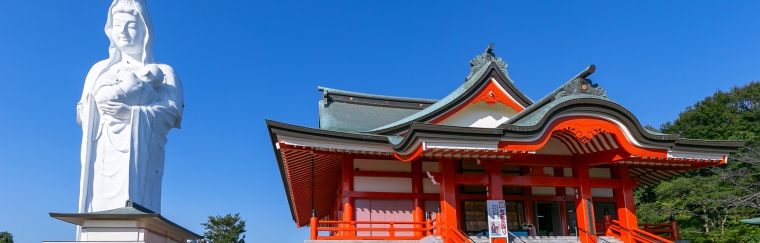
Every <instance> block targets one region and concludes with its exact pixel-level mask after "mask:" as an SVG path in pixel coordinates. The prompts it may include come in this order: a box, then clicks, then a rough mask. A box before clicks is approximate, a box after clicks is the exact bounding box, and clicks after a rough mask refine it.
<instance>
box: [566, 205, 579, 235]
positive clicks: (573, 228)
mask: <svg viewBox="0 0 760 243" xmlns="http://www.w3.org/2000/svg"><path fill="white" fill-rule="evenodd" d="M565 208H566V209H567V212H566V213H567V225H566V226H565V227H567V234H568V235H571V236H577V235H578V219H577V218H576V214H575V202H565Z"/></svg>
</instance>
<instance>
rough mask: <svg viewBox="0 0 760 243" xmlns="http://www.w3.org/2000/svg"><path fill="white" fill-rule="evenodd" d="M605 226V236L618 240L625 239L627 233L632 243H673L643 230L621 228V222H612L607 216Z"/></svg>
mask: <svg viewBox="0 0 760 243" xmlns="http://www.w3.org/2000/svg"><path fill="white" fill-rule="evenodd" d="M604 226H605V230H604V235H608V236H615V237H617V238H623V234H624V233H627V235H629V236H630V237H631V242H634V243H673V241H671V239H666V238H663V237H660V236H657V235H654V234H652V233H649V232H646V231H644V230H642V229H628V228H625V227H623V226H621V225H620V222H618V221H617V220H611V219H610V217H609V216H605V223H604ZM600 232H601V231H600ZM676 235H677V233H676Z"/></svg>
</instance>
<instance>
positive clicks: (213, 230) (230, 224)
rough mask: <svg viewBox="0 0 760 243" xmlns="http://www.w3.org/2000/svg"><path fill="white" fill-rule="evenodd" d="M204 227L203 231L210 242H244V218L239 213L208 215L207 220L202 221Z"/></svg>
mask: <svg viewBox="0 0 760 243" xmlns="http://www.w3.org/2000/svg"><path fill="white" fill-rule="evenodd" d="M201 225H203V226H204V227H205V229H206V232H205V233H203V237H205V238H206V239H207V240H208V241H209V242H210V243H245V235H244V234H243V233H245V220H242V219H241V218H240V216H239V213H236V214H235V215H231V214H227V215H225V216H208V222H206V223H202V224H201Z"/></svg>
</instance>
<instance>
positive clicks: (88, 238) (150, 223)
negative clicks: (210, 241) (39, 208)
mask: <svg viewBox="0 0 760 243" xmlns="http://www.w3.org/2000/svg"><path fill="white" fill-rule="evenodd" d="M50 217H53V218H56V219H59V220H62V221H65V222H68V223H71V224H75V225H79V226H81V227H82V230H81V232H80V234H79V241H69V242H91V243H95V242H133V243H159V242H160V243H186V242H200V239H202V238H203V237H202V236H200V235H198V234H196V233H193V232H191V231H189V230H187V229H185V228H184V227H182V226H179V225H177V224H175V223H174V222H171V221H169V220H168V219H166V218H164V217H163V216H161V214H158V213H155V212H153V211H150V210H148V209H147V208H144V207H142V206H140V205H138V204H136V203H132V202H131V201H127V205H126V206H125V207H123V208H117V209H111V210H106V211H100V212H91V213H50ZM43 243H65V242H63V241H46V242H43Z"/></svg>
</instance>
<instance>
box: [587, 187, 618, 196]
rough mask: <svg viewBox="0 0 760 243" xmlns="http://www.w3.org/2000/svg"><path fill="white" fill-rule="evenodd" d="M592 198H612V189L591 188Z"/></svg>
mask: <svg viewBox="0 0 760 243" xmlns="http://www.w3.org/2000/svg"><path fill="white" fill-rule="evenodd" d="M591 196H593V197H612V196H613V195H612V188H591Z"/></svg>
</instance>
